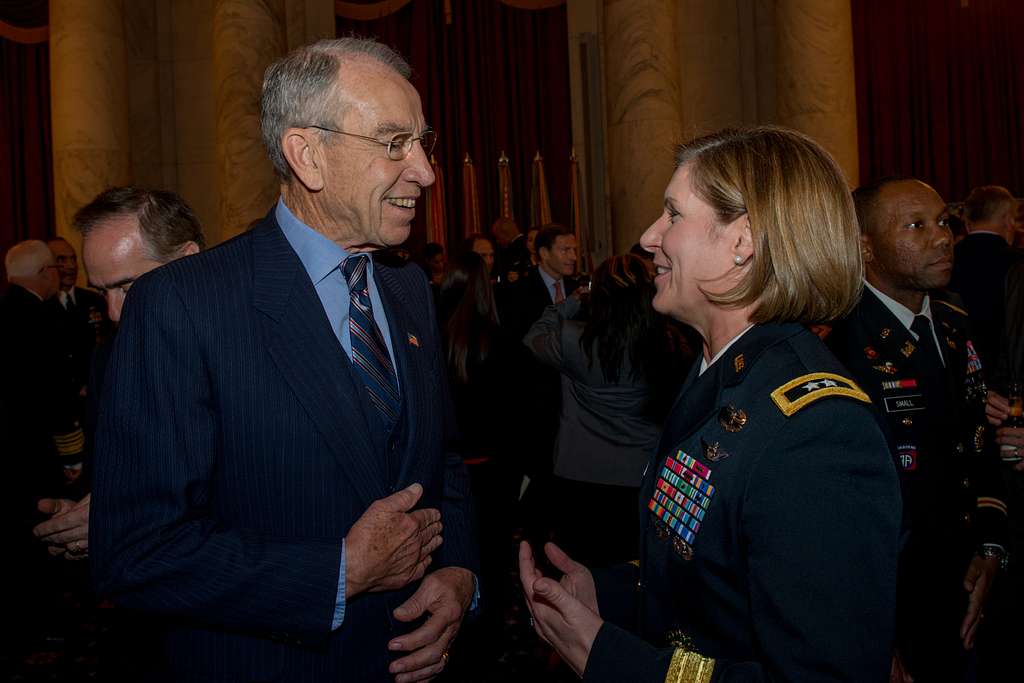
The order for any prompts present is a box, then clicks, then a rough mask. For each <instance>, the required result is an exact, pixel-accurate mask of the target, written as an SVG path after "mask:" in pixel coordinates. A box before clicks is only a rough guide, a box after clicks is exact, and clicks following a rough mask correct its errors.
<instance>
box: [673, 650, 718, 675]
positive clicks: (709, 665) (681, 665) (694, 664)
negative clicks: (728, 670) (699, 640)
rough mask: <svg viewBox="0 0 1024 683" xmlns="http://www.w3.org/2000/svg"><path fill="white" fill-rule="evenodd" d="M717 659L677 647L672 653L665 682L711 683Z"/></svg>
mask: <svg viewBox="0 0 1024 683" xmlns="http://www.w3.org/2000/svg"><path fill="white" fill-rule="evenodd" d="M714 670H715V660H713V659H711V658H710V657H704V656H702V655H699V654H697V653H696V652H690V651H688V650H681V649H677V650H676V651H675V652H674V653H672V661H671V663H669V665H668V675H666V676H665V683H710V681H711V673H712V672H713V671H714Z"/></svg>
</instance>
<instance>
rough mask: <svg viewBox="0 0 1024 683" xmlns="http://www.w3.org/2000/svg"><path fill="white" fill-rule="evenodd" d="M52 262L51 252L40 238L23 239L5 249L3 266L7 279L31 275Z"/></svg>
mask: <svg viewBox="0 0 1024 683" xmlns="http://www.w3.org/2000/svg"><path fill="white" fill-rule="evenodd" d="M52 264H53V252H51V251H50V248H49V247H48V246H46V242H43V241H42V240H25V241H24V242H18V243H17V244H15V245H14V246H13V247H11V248H10V249H8V250H7V255H6V256H4V268H5V269H7V279H8V280H11V279H12V278H23V277H32V276H34V275H36V274H38V273H39V271H40V270H41V269H42V268H43V267H45V266H48V265H52Z"/></svg>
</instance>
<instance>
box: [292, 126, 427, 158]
mask: <svg viewBox="0 0 1024 683" xmlns="http://www.w3.org/2000/svg"><path fill="white" fill-rule="evenodd" d="M306 127H307V128H316V129H317V130H322V131H325V132H327V133H337V134H338V135H348V136H349V137H353V138H359V139H360V140H366V141H367V142H374V143H376V144H378V145H383V146H384V147H387V148H388V159H391V160H392V161H401V160H402V159H404V158H406V157H407V156H409V152H411V151H412V143H414V142H416V141H417V140H419V141H420V147H422V148H423V153H424V154H425V155H426V156H427V157H429V156H430V153H431V152H432V151H434V144H435V143H436V142H437V133H436V132H435V131H434V130H433V129H431V128H427V129H426V130H424V131H423V132H422V133H420V134H419V136H414V135H413V134H412V133H395V134H394V135H393V136H391V139H390V140H378V139H377V138H371V137H367V136H365V135H356V134H355V133H346V132H345V131H343V130H335V129H334V128H327V127H325V126H306Z"/></svg>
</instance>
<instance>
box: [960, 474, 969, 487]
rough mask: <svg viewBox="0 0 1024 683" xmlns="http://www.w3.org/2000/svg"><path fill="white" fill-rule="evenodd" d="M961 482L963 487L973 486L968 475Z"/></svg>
mask: <svg viewBox="0 0 1024 683" xmlns="http://www.w3.org/2000/svg"><path fill="white" fill-rule="evenodd" d="M960 483H961V484H963V487H964V488H965V489H969V488H971V480H970V479H968V478H967V477H964V480H963V481H962V482H960Z"/></svg>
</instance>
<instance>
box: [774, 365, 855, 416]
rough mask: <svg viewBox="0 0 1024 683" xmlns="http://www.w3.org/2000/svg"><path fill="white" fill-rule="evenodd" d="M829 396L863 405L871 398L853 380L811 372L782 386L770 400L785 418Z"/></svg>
mask: <svg viewBox="0 0 1024 683" xmlns="http://www.w3.org/2000/svg"><path fill="white" fill-rule="evenodd" d="M829 396H846V397H848V398H853V399H856V400H858V401H863V402H864V403H871V398H870V397H869V396H868V395H867V394H865V393H864V392H863V391H861V388H860V387H858V386H857V385H856V383H854V381H853V380H851V379H847V378H845V377H843V376H841V375H833V374H832V373H831V372H812V373H810V374H809V375H803V376H801V377H797V378H796V379H791V380H790V381H788V382H786V383H785V384H783V385H782V386H781V387H779V388H778V389H776V390H775V391H773V392H772V400H773V401H775V405H777V406H778V407H779V410H781V411H782V412H783V413H785V414H786V415H787V416H789V415H792V414H793V413H795V412H797V411H798V410H800V409H801V408H804V407H805V406H808V405H810V404H811V403H814V402H815V401H817V400H819V399H822V398H827V397H829Z"/></svg>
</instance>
